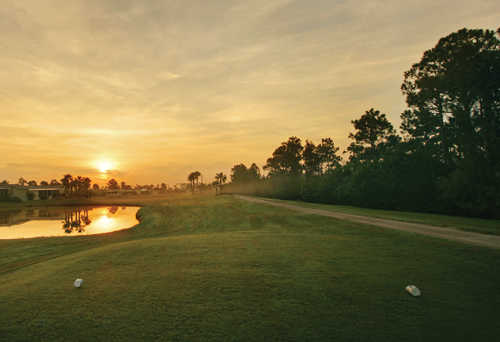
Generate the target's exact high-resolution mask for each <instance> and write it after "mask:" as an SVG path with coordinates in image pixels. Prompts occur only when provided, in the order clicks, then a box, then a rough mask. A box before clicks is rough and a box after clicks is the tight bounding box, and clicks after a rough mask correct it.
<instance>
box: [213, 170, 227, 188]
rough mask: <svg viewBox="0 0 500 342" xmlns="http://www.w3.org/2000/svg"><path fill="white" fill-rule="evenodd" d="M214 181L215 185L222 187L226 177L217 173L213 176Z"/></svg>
mask: <svg viewBox="0 0 500 342" xmlns="http://www.w3.org/2000/svg"><path fill="white" fill-rule="evenodd" d="M215 180H216V181H217V184H219V185H222V184H224V183H226V181H227V176H226V175H225V174H224V173H222V172H219V173H217V174H215Z"/></svg>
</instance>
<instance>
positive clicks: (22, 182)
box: [17, 177, 28, 186]
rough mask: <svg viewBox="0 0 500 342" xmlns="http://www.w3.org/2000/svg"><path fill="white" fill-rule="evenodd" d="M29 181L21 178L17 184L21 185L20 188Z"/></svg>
mask: <svg viewBox="0 0 500 342" xmlns="http://www.w3.org/2000/svg"><path fill="white" fill-rule="evenodd" d="M27 182H28V181H27V180H26V179H24V178H23V177H21V178H19V180H18V181H17V184H19V185H20V186H25V185H26V183H27Z"/></svg>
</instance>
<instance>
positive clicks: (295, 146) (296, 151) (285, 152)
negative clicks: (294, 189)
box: [264, 137, 304, 176]
mask: <svg viewBox="0 0 500 342" xmlns="http://www.w3.org/2000/svg"><path fill="white" fill-rule="evenodd" d="M303 149H304V146H302V142H301V140H300V138H297V137H290V138H288V140H287V141H285V142H282V143H281V145H280V146H279V147H278V148H276V149H275V150H274V152H273V155H272V157H270V158H268V159H267V162H266V165H265V166H264V169H265V170H269V175H270V176H273V175H299V174H301V173H302V164H301V161H302V150H303Z"/></svg>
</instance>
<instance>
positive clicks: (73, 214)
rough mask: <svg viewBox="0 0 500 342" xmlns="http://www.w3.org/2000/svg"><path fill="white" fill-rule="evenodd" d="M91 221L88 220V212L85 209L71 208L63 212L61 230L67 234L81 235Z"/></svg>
mask: <svg viewBox="0 0 500 342" xmlns="http://www.w3.org/2000/svg"><path fill="white" fill-rule="evenodd" d="M90 223H92V221H91V220H90V218H89V210H88V209H87V208H72V209H68V210H65V211H64V221H63V226H62V227H63V229H64V232H65V233H67V234H71V233H73V232H78V233H83V232H84V231H85V226H88V225H89V224H90Z"/></svg>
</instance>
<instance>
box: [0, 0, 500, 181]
mask: <svg viewBox="0 0 500 342" xmlns="http://www.w3.org/2000/svg"><path fill="white" fill-rule="evenodd" d="M498 13H500V4H499V3H498V2H493V1H479V2H478V3H471V2H467V1H451V0H446V1H441V2H435V1H430V0H425V1H419V2H416V3H407V2H401V1H395V0H391V1H386V2H383V3H382V2H375V1H369V2H359V1H342V2H338V1H312V2H304V1H293V0H275V1H268V0H258V1H251V2H248V1H210V2H204V1H201V2H200V1H187V2H173V1H159V0H154V1H147V2H139V1H124V0H110V1H97V0H91V1H87V0H85V1H84V0H78V1H70V2H68V1H64V0H50V1H43V2H41V1H35V0H26V1H10V0H7V1H5V2H3V3H2V8H1V9H0V46H2V47H4V48H3V49H2V55H1V56H0V75H1V77H0V82H1V87H0V113H1V114H0V129H1V131H2V134H0V154H1V155H2V158H1V160H0V181H2V180H4V179H6V180H8V181H9V182H12V183H16V182H17V180H18V178H19V177H24V178H25V179H27V180H28V179H29V180H31V179H35V180H37V181H38V182H39V181H41V180H47V181H50V180H51V179H58V180H59V179H60V178H61V177H63V175H64V174H67V173H70V174H72V175H82V176H88V177H90V178H92V180H93V182H96V183H100V184H103V183H105V182H106V181H107V180H109V179H110V178H115V179H117V180H118V181H121V180H123V181H125V182H127V184H132V185H134V184H155V185H156V184H158V183H161V182H165V183H168V184H169V185H172V186H173V185H174V184H176V183H179V182H187V175H188V174H189V172H191V171H195V170H199V171H200V172H201V173H202V174H203V176H204V179H205V181H206V182H211V181H212V180H213V177H214V176H215V174H216V173H217V172H221V171H222V172H224V173H225V174H229V173H230V169H231V167H232V166H233V165H235V164H237V163H245V164H247V165H250V164H251V163H253V162H255V163H257V165H259V166H260V167H261V166H262V165H264V164H265V161H266V159H267V158H268V157H269V156H270V155H271V153H272V151H273V150H274V148H276V147H277V146H278V145H279V144H280V143H281V142H282V141H284V140H286V139H287V138H288V137H289V136H292V135H295V136H298V137H300V138H302V139H303V140H305V139H310V140H313V141H315V142H318V141H319V140H320V139H321V138H323V137H331V138H332V139H333V140H334V141H335V143H336V145H338V146H340V147H341V150H343V149H345V147H346V146H347V144H348V134H349V132H350V131H352V124H351V120H352V119H353V118H355V117H358V116H360V115H361V114H362V113H363V112H364V111H365V110H367V109H369V108H371V107H374V108H377V109H379V110H380V111H382V112H384V113H387V116H388V118H389V120H390V121H391V122H392V123H393V124H394V126H395V127H397V126H399V115H400V114H401V112H402V111H403V110H404V109H405V102H404V98H403V96H402V95H401V91H400V86H401V83H402V79H403V72H405V71H406V70H408V69H409V68H410V66H411V65H412V64H413V63H415V62H417V61H418V60H419V59H420V58H421V56H422V52H423V51H425V50H426V49H429V48H431V47H432V46H434V45H435V44H436V42H437V41H438V39H439V38H440V37H443V36H445V35H447V34H449V33H450V32H453V31H456V30H458V29H460V28H462V27H468V28H485V29H486V28H489V29H495V30H496V29H497V26H498V24H499V23H498V15H496V14H498Z"/></svg>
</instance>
